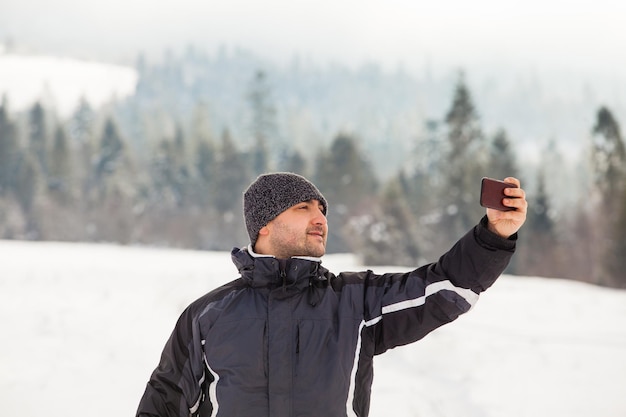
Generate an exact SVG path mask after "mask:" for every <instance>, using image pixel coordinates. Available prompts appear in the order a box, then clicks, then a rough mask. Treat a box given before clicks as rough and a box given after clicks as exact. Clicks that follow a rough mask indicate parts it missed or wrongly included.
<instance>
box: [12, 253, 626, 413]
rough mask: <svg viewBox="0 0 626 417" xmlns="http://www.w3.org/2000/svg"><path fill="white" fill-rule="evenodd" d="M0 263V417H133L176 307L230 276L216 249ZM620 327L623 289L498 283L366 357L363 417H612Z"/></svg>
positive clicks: (621, 370)
mask: <svg viewBox="0 0 626 417" xmlns="http://www.w3.org/2000/svg"><path fill="white" fill-rule="evenodd" d="M0 254H2V258H1V259H2V261H1V262H0V323H2V333H1V334H2V336H1V337H2V343H0V402H1V403H2V415H6V416H16V415H20V416H25V417H29V416H36V415H47V416H64V417H73V416H76V417H78V416H82V415H85V414H89V415H90V416H94V417H99V416H102V417H105V416H107V417H108V416H129V415H133V414H134V412H135V410H136V407H137V404H138V402H139V399H140V397H141V395H142V393H143V390H144V387H145V383H146V381H147V379H148V377H149V375H150V373H151V372H152V370H153V369H154V367H155V366H156V364H157V361H158V359H159V356H160V352H161V349H162V347H163V345H164V343H165V341H166V339H167V337H168V336H169V333H170V332H171V330H172V328H173V326H174V323H175V321H176V319H177V318H178V315H179V314H180V313H181V312H182V309H184V308H185V307H186V306H187V304H188V303H190V302H191V301H193V300H194V299H196V298H198V297H199V296H200V295H202V294H204V293H205V292H207V291H209V290H210V289H212V288H214V287H216V286H217V285H220V284H221V283H224V282H227V281H229V280H231V279H233V278H235V277H236V270H235V268H234V266H233V265H232V264H231V262H230V255H229V254H228V253H226V252H201V251H184V250H165V249H155V248H136V247H121V246H114V245H88V244H75V243H74V244H73V243H44V242H20V241H0ZM324 265H326V266H327V267H329V268H330V269H331V270H333V271H336V272H338V271H341V270H361V269H364V267H362V266H359V265H358V264H357V262H356V260H355V258H354V257H352V256H350V255H327V256H326V257H325V258H324ZM374 269H375V270H378V271H382V270H385V271H387V270H390V269H391V268H374ZM394 269H396V270H401V268H394ZM624 319H626V291H621V290H613V289H606V288H599V287H595V286H591V285H588V284H583V283H578V282H572V281H566V280H559V279H546V278H535V277H515V276H507V275H505V276H503V277H501V278H500V279H499V280H498V281H497V282H496V284H495V285H494V286H493V287H492V288H491V289H490V290H489V291H488V292H487V293H485V294H484V295H483V296H482V297H481V300H480V301H479V303H478V305H477V306H476V307H475V308H474V309H473V310H472V311H470V312H469V313H468V314H467V315H465V316H463V317H461V318H459V320H457V321H456V322H454V323H451V324H449V325H447V326H444V327H442V328H441V329H438V330H436V331H435V332H433V333H431V334H430V335H428V336H427V337H426V338H425V339H423V340H422V341H419V342H417V343H415V344H412V345H409V346H404V347H400V348H396V349H393V350H391V351H389V352H387V353H385V354H383V355H382V356H379V357H377V358H376V360H375V379H374V387H373V395H372V412H371V415H372V416H394V417H403V416H406V417H409V416H420V417H448V416H449V417H452V416H454V417H457V416H464V417H523V416H533V417H542V416H549V417H560V416H564V417H565V416H567V417H583V416H585V417H587V416H589V415H593V416H602V417H623V416H625V415H626V326H625V325H624V323H625V320H624ZM85 410H88V411H85Z"/></svg>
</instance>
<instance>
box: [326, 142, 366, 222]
mask: <svg viewBox="0 0 626 417" xmlns="http://www.w3.org/2000/svg"><path fill="white" fill-rule="evenodd" d="M316 163H317V166H316V172H315V176H314V178H315V183H316V184H317V186H318V187H319V188H320V190H323V191H322V192H323V193H324V196H325V197H326V198H327V200H329V204H330V201H332V202H333V203H332V204H333V206H339V205H343V206H345V207H346V210H348V211H350V210H352V209H354V208H356V207H357V206H358V205H360V204H361V203H362V202H363V201H364V200H367V199H369V198H370V197H371V196H372V195H374V194H375V193H376V191H377V188H378V183H377V180H376V176H375V175H374V172H373V169H372V167H371V164H370V162H369V161H368V160H367V159H366V158H365V156H364V155H363V153H362V152H361V150H360V149H359V148H358V146H357V145H356V141H355V139H354V138H353V137H352V136H350V135H347V134H339V135H337V136H336V137H335V139H334V140H333V142H332V144H331V146H330V149H329V150H328V151H327V152H323V153H321V154H320V155H319V156H318V158H317V162H316Z"/></svg>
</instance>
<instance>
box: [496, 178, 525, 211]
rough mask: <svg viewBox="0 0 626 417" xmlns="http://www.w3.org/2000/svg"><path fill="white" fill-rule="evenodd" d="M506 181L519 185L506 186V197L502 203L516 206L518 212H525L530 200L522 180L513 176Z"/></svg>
mask: <svg viewBox="0 0 626 417" xmlns="http://www.w3.org/2000/svg"><path fill="white" fill-rule="evenodd" d="M504 181H505V182H508V183H510V184H515V185H517V188H505V189H504V195H505V196H506V198H504V200H503V201H502V203H503V204H504V205H505V206H507V207H513V208H515V209H516V211H517V212H520V213H524V214H525V213H526V210H527V208H528V202H527V201H526V192H525V191H524V189H523V188H521V187H520V185H521V184H520V181H519V180H518V179H517V178H513V177H508V178H506V179H505V180H504Z"/></svg>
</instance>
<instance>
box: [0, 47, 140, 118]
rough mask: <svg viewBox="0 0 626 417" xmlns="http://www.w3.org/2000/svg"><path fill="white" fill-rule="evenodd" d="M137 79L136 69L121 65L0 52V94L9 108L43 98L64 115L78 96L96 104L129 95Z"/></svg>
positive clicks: (67, 114)
mask: <svg viewBox="0 0 626 417" xmlns="http://www.w3.org/2000/svg"><path fill="white" fill-rule="evenodd" d="M137 79H138V75H137V73H136V71H135V70H134V69H132V68H128V67H124V66H119V65H112V64H104V63H99V62H91V61H83V60H78V59H73V58H62V57H56V56H46V55H17V54H2V51H0V97H2V96H4V95H6V97H7V98H8V100H9V106H10V108H11V109H12V110H24V109H26V108H28V107H30V106H32V105H33V104H34V103H35V102H36V101H38V100H44V101H46V100H47V101H48V102H49V104H51V105H54V107H55V108H56V110H57V111H58V112H59V114H60V115H61V116H64V117H67V116H69V115H70V114H71V113H72V112H73V111H74V110H75V109H76V107H77V106H78V103H79V101H80V99H81V98H85V99H86V100H87V101H88V102H89V104H91V105H92V106H93V107H99V106H101V105H103V104H106V103H107V102H108V101H110V100H112V99H122V98H124V97H126V96H128V95H131V94H133V93H134V92H135V86H136V84H137Z"/></svg>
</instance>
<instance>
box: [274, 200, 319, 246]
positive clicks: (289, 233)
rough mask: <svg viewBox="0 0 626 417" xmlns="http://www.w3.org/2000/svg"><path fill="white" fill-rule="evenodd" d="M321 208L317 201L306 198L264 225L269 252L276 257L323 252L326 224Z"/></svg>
mask: <svg viewBox="0 0 626 417" xmlns="http://www.w3.org/2000/svg"><path fill="white" fill-rule="evenodd" d="M323 209H324V206H323V205H322V204H321V203H320V202H319V201H318V200H310V201H305V202H303V203H300V204H296V205H295V206H291V207H290V208H288V209H287V210H285V211H283V212H282V213H280V214H279V215H278V216H277V217H276V218H275V219H274V220H272V221H270V222H269V223H268V224H267V225H266V226H265V227H266V228H267V231H266V232H267V233H268V234H267V238H268V243H269V246H270V253H271V254H272V255H274V256H275V257H277V258H290V257H292V256H313V257H320V256H322V255H324V253H325V252H326V238H327V236H328V223H327V222H326V216H324V213H323V212H322V210H323ZM263 233H265V232H263Z"/></svg>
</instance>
